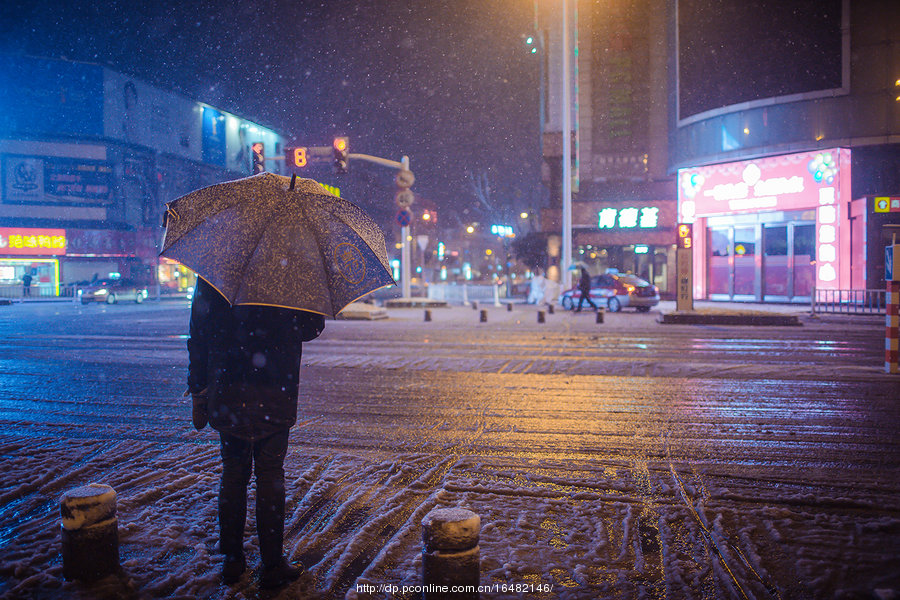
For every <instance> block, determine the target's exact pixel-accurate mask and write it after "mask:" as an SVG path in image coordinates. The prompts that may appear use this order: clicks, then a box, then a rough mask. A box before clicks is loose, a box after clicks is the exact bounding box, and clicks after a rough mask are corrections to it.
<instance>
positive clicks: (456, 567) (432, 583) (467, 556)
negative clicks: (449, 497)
mask: <svg viewBox="0 0 900 600" xmlns="http://www.w3.org/2000/svg"><path fill="white" fill-rule="evenodd" d="M480 534H481V517H479V516H478V515H477V514H476V513H474V512H472V511H471V510H467V509H465V508H436V509H434V510H432V511H431V512H430V513H428V514H427V515H425V518H424V519H422V541H423V542H424V546H423V549H422V583H423V587H424V594H423V598H424V599H425V600H445V599H447V600H449V599H453V600H472V599H477V598H478V597H479V594H478V583H479V581H480V579H481V566H480V557H479V553H480V550H479V547H478V537H479V535H480ZM453 586H472V590H474V591H472V592H455V593H451V592H450V591H449V588H451V587H453Z"/></svg>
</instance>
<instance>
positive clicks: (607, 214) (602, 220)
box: [597, 206, 659, 229]
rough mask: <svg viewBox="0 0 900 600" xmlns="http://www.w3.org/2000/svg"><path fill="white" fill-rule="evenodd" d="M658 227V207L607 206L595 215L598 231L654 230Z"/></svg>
mask: <svg viewBox="0 0 900 600" xmlns="http://www.w3.org/2000/svg"><path fill="white" fill-rule="evenodd" d="M658 225H659V207H656V206H644V207H641V208H637V207H634V206H628V207H625V208H615V207H613V206H607V207H606V208H601V209H600V211H599V212H598V213H597V227H598V228H599V229H655V228H656V227H658Z"/></svg>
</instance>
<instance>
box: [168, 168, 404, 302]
mask: <svg viewBox="0 0 900 600" xmlns="http://www.w3.org/2000/svg"><path fill="white" fill-rule="evenodd" d="M160 256H165V257H166V258H170V259H172V260H176V261H178V262H180V263H181V264H183V265H185V266H186V267H188V268H190V269H192V270H193V271H194V272H195V273H197V274H198V275H199V276H201V277H203V278H204V279H206V280H207V281H208V282H209V283H210V284H212V286H213V287H215V288H216V289H217V290H219V292H220V293H221V294H222V295H223V296H225V298H227V299H228V301H229V302H231V303H232V304H263V305H269V306H282V307H287V308H295V309H300V310H308V311H312V312H316V313H320V314H323V315H328V316H331V317H334V316H335V315H337V313H339V312H340V311H341V310H342V309H343V308H344V307H345V306H347V305H348V304H350V303H351V302H353V301H354V300H356V299H357V298H359V297H361V296H363V295H365V294H367V293H369V292H371V291H372V290H376V289H378V288H381V287H384V286H386V285H391V284H396V282H395V281H394V279H393V277H391V272H390V268H389V267H388V258H387V250H386V248H385V245H384V234H383V233H382V232H381V229H380V228H379V227H378V225H377V224H376V223H375V222H374V221H373V220H372V219H371V217H369V216H368V215H367V214H366V213H365V212H364V211H363V210H362V209H361V208H359V207H358V206H356V205H355V204H353V203H351V202H349V201H347V200H344V199H342V198H339V197H337V196H334V195H332V194H330V193H328V192H327V191H326V190H325V188H323V187H322V186H320V185H319V184H318V183H316V182H315V181H313V180H311V179H297V178H296V177H294V178H289V177H284V176H281V175H275V174H273V173H260V174H259V175H254V176H252V177H245V178H243V179H237V180H235V181H229V182H226V183H220V184H216V185H211V186H209V187H206V188H202V189H199V190H196V191H194V192H191V193H189V194H187V195H185V196H182V197H181V198H178V199H177V200H174V201H173V202H170V203H168V204H167V205H166V237H165V240H164V242H163V249H162V252H160Z"/></svg>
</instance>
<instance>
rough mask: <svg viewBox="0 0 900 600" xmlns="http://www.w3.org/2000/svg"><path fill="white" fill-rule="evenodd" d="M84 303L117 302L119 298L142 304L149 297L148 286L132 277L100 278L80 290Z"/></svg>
mask: <svg viewBox="0 0 900 600" xmlns="http://www.w3.org/2000/svg"><path fill="white" fill-rule="evenodd" d="M78 296H79V297H80V298H81V303H82V304H88V303H90V302H106V303H107V304H115V303H116V302H118V301H119V300H130V301H134V302H137V303H138V304H140V303H141V302H143V301H144V299H145V298H146V297H147V288H146V287H144V286H142V285H138V284H137V283H135V282H134V281H132V280H130V279H99V280H97V281H95V282H93V283H91V284H89V285H87V286H85V287H84V288H83V289H80V290H78Z"/></svg>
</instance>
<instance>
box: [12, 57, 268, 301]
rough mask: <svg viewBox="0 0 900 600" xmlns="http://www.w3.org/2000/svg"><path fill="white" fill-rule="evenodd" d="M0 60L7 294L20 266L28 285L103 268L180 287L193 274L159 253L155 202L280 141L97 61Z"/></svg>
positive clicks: (44, 286) (53, 288) (15, 285)
mask: <svg viewBox="0 0 900 600" xmlns="http://www.w3.org/2000/svg"><path fill="white" fill-rule="evenodd" d="M0 64H2V67H0V107H2V109H0V176H2V180H0V293H2V295H5V296H16V295H17V294H20V293H21V287H22V283H21V282H22V278H23V277H24V276H25V275H26V273H27V274H29V275H31V276H32V295H35V296H36V295H42V296H57V295H67V294H71V293H72V292H73V288H74V287H75V285H77V284H79V283H84V282H88V281H90V280H92V279H96V278H105V277H109V276H114V277H115V276H121V277H123V278H131V279H135V280H137V281H138V282H140V283H141V284H144V285H148V286H156V285H159V286H160V289H161V290H162V292H163V293H164V292H166V291H168V290H178V289H179V288H181V289H183V288H184V287H186V286H187V285H189V284H191V283H192V277H191V274H190V273H188V272H187V271H186V270H184V269H183V268H181V267H180V266H179V265H176V264H174V263H171V262H169V261H166V260H165V259H159V258H158V253H159V247H160V243H161V241H162V235H163V228H162V214H163V211H164V205H165V203H166V202H169V201H171V200H174V199H175V198H177V197H178V196H181V195H183V194H185V193H187V192H189V191H192V190H194V189H197V188H199V187H203V186H206V185H211V184H213V183H218V182H221V181H226V180H230V179H235V178H238V177H244V176H246V175H249V174H250V170H251V159H250V150H249V146H250V144H252V143H254V142H263V143H264V144H265V148H266V149H267V152H268V153H269V154H270V155H271V154H279V153H280V152H281V146H282V137H281V136H280V135H279V134H278V133H276V132H274V131H272V130H271V129H267V128H265V127H262V126H261V125H258V124H256V123H252V122H250V121H247V120H244V119H241V118H240V117H237V116H235V115H232V114H229V113H227V112H224V111H221V110H219V109H216V108H214V107H212V106H208V105H206V104H203V103H200V102H196V101H192V100H189V99H186V98H184V97H182V96H179V95H177V94H174V93H170V92H166V91H163V90H160V89H157V88H154V87H152V86H149V85H146V84H144V83H142V82H140V81H137V80H134V79H132V78H129V77H127V76H125V75H123V74H120V73H116V72H114V71H111V70H110V69H107V68H105V67H101V66H99V65H93V64H85V63H76V62H70V61H63V60H50V59H40V58H30V57H22V56H11V55H0ZM273 167H274V169H277V168H278V167H277V166H275V165H270V170H273ZM151 289H152V288H151Z"/></svg>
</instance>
